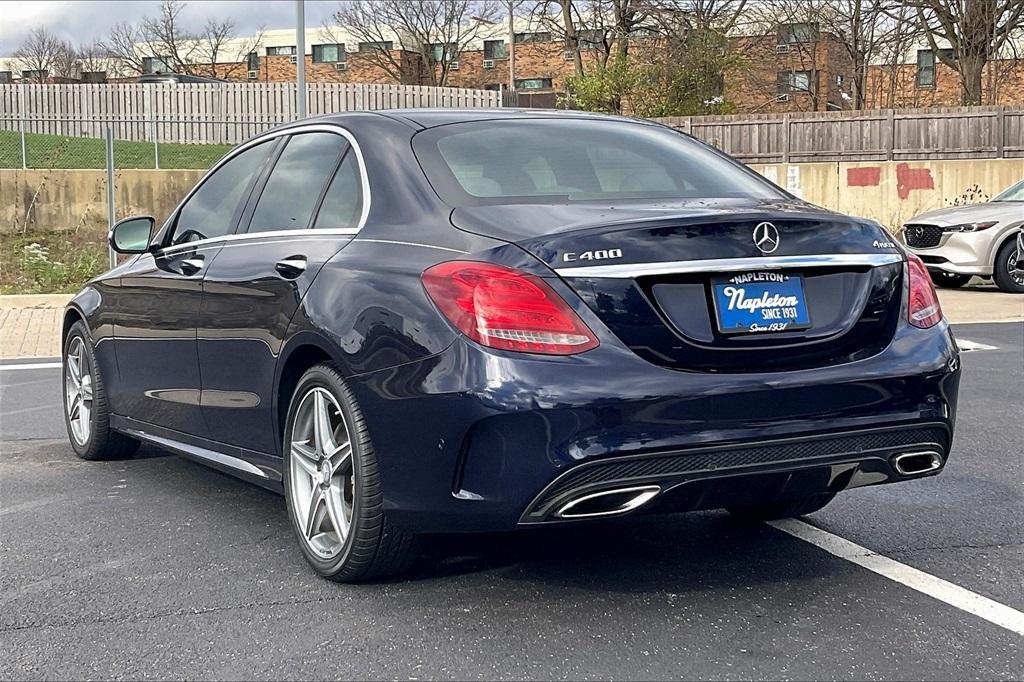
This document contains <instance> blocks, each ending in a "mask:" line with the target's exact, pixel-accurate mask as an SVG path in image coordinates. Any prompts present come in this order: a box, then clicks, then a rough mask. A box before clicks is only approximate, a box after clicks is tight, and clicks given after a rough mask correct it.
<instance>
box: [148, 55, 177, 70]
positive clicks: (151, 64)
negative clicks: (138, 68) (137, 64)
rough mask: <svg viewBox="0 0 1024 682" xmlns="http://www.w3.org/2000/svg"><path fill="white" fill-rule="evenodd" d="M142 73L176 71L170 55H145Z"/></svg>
mask: <svg viewBox="0 0 1024 682" xmlns="http://www.w3.org/2000/svg"><path fill="white" fill-rule="evenodd" d="M142 73H174V69H172V68H171V58H170V57H143V59H142Z"/></svg>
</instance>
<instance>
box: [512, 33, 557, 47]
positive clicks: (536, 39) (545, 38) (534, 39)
mask: <svg viewBox="0 0 1024 682" xmlns="http://www.w3.org/2000/svg"><path fill="white" fill-rule="evenodd" d="M514 40H515V41H516V43H517V44H518V43H550V42H551V34H550V33H548V32H547V31H544V32H541V33H516V34H515V36H514Z"/></svg>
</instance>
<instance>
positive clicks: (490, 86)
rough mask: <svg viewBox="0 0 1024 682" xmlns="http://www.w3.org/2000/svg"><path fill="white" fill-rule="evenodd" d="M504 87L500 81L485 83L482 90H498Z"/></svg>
mask: <svg viewBox="0 0 1024 682" xmlns="http://www.w3.org/2000/svg"><path fill="white" fill-rule="evenodd" d="M504 87H505V86H504V85H502V84H501V83H488V84H487V85H485V86H484V90H493V91H495V92H500V91H501V90H503V89H504Z"/></svg>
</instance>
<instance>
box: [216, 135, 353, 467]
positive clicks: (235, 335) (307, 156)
mask: <svg viewBox="0 0 1024 682" xmlns="http://www.w3.org/2000/svg"><path fill="white" fill-rule="evenodd" d="M362 179H363V171H362V166H361V162H360V159H359V158H358V153H357V151H356V149H355V148H353V147H352V145H351V144H350V143H349V141H348V139H347V138H346V137H345V136H343V135H342V134H340V129H338V131H337V132H332V131H330V130H313V131H309V132H297V133H295V134H292V135H290V136H289V137H288V138H287V139H286V140H284V142H283V143H282V149H280V150H279V155H278V157H277V159H276V161H275V162H274V164H273V168H272V170H271V171H270V172H269V174H268V175H267V176H266V179H265V181H264V182H263V183H261V186H258V187H257V188H256V189H255V190H254V191H253V196H252V198H251V199H250V202H249V204H250V205H249V206H248V207H247V209H246V211H245V214H244V216H243V218H242V225H241V227H240V228H239V234H238V235H236V238H234V239H233V240H232V241H230V242H229V243H227V244H225V246H224V249H223V250H222V251H221V253H220V254H219V255H218V256H217V259H216V260H215V261H214V262H213V263H212V264H211V266H210V267H209V268H208V269H207V271H206V275H205V277H204V280H203V291H204V296H203V305H202V313H201V316H200V325H199V331H198V348H199V363H200V370H201V373H202V377H203V382H202V398H201V401H202V409H203V414H204V415H205V417H206V423H207V424H208V425H209V428H210V437H211V438H213V439H214V440H217V441H221V442H224V443H230V444H232V445H236V446H239V447H242V448H246V449H248V450H253V451H257V452H262V453H269V454H277V451H278V448H277V444H276V442H275V437H274V429H273V428H271V426H270V425H272V424H273V423H274V421H273V420H274V413H273V408H274V400H273V398H274V396H273V388H274V372H275V368H276V363H277V358H278V356H279V354H280V352H281V348H282V346H283V343H284V338H285V334H286V332H287V330H288V323H289V321H290V320H291V318H292V315H293V314H294V313H295V311H296V309H297V308H298V306H299V303H300V302H301V301H302V297H303V295H304V294H305V292H306V289H307V288H308V287H309V285H310V283H311V282H312V281H313V279H314V278H315V277H316V275H317V273H318V272H319V270H320V268H321V267H322V266H323V264H324V263H325V262H326V261H327V260H329V259H330V258H331V257H332V256H334V255H335V254H336V253H338V251H340V250H341V249H342V248H343V247H344V246H345V245H346V244H347V243H348V242H349V241H350V240H351V238H352V236H353V235H354V234H355V233H356V231H357V228H358V227H359V225H360V223H361V220H362V215H363V208H362V207H363V197H362V186H363V185H362Z"/></svg>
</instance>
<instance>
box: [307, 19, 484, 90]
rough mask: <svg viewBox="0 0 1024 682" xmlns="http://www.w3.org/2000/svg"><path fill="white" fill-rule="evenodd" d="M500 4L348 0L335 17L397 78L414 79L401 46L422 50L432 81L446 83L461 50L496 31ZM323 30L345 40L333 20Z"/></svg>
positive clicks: (374, 60)
mask: <svg viewBox="0 0 1024 682" xmlns="http://www.w3.org/2000/svg"><path fill="white" fill-rule="evenodd" d="M500 7H501V5H500V3H499V2H497V1H496V0H346V1H344V2H342V3H341V5H340V6H339V8H338V10H337V11H336V12H335V13H334V15H333V16H332V17H331V21H332V22H333V24H335V25H336V26H338V27H341V28H342V29H344V30H345V32H346V33H347V34H348V35H350V36H352V37H353V38H355V40H356V41H357V42H358V43H360V44H361V48H360V51H361V52H363V53H364V54H366V55H368V57H369V59H370V60H371V61H372V62H373V63H374V64H376V65H377V66H379V67H380V68H381V69H383V70H384V71H385V72H386V73H387V74H388V75H390V76H391V77H392V78H395V79H396V80H398V81H400V82H403V83H404V82H407V81H409V80H415V78H414V76H413V75H412V74H410V73H409V72H408V68H407V65H406V64H405V63H404V61H403V58H402V55H401V54H399V53H398V52H397V51H399V50H400V51H406V52H415V53H418V54H419V55H421V56H422V58H423V64H424V66H425V67H426V68H425V71H426V73H425V74H424V75H425V76H426V78H427V79H428V81H429V83H430V84H431V85H445V84H446V83H447V81H448V76H449V73H450V71H451V66H452V63H453V62H456V61H458V58H459V54H460V53H461V52H463V51H464V50H466V49H467V48H468V47H469V46H470V44H472V43H474V42H476V41H478V40H480V39H482V38H486V37H488V36H490V35H491V34H493V33H494V32H495V28H494V27H495V25H496V24H497V22H498V21H500V18H501V10H500ZM323 33H324V34H326V35H327V36H330V37H332V38H333V39H334V40H335V42H339V43H341V42H345V41H344V40H342V39H339V38H338V36H336V34H335V31H334V30H333V29H332V27H331V26H325V27H324V29H323Z"/></svg>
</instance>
